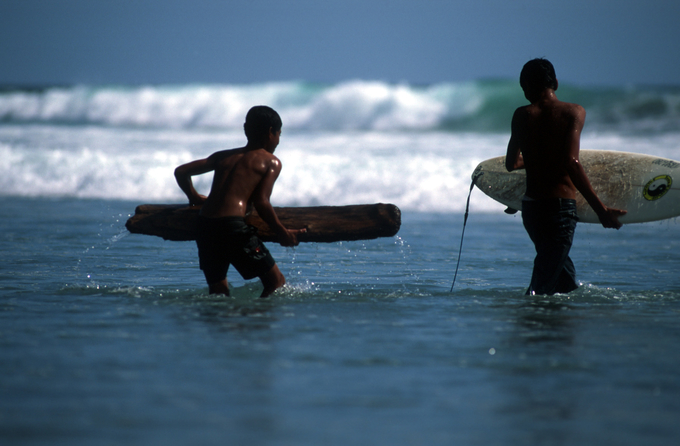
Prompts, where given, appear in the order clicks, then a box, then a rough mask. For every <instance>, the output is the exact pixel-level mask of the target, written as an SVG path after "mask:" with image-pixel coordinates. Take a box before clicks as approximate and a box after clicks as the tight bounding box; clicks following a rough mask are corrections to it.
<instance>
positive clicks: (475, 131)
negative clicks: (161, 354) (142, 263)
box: [0, 80, 680, 212]
mask: <svg viewBox="0 0 680 446" xmlns="http://www.w3.org/2000/svg"><path fill="white" fill-rule="evenodd" d="M559 92H560V99H563V100H567V101H573V102H578V103H580V104H583V105H584V106H585V107H586V110H587V113H588V118H587V123H586V128H585V130H584V135H583V139H582V148H583V149H599V150H619V151H629V152H638V153H648V154H653V155H657V156H661V157H666V158H671V159H680V88H666V89H661V88H641V87H635V88H633V87H631V88H618V89H617V88H611V89H596V88H581V87H573V86H568V85H561V86H560V90H559ZM526 103H527V102H526V99H525V98H524V97H523V95H522V92H521V89H520V88H519V85H518V84H517V82H516V81H504V80H498V81H477V82H468V83H443V84H435V85H429V86H413V85H408V84H389V83H384V82H377V81H348V82H343V83H339V84H335V85H318V84H310V83H306V82H280V83H269V84H256V85H178V86H138V87H129V86H73V87H48V88H32V89H29V88H10V87H5V88H4V89H0V123H1V125H0V196H17V197H54V198H60V197H71V198H83V199H104V200H114V199H115V200H119V199H122V200H132V201H135V202H183V201H185V200H186V199H185V197H184V196H183V195H182V193H181V191H180V190H179V188H178V187H177V185H176V184H175V180H174V176H173V169H174V168H175V167H176V166H177V165H179V164H181V163H184V162H187V161H189V160H192V159H196V158H201V157H205V156H207V155H209V154H210V153H212V152H214V151H217V150H223V149H228V148H233V147H239V146H242V145H243V144H244V143H245V137H244V135H243V129H242V126H243V121H244V118H245V114H246V112H247V111H248V109H249V108H250V107H251V106H253V105H257V104H267V105H270V106H272V107H274V108H275V109H276V110H277V111H278V112H279V113H280V114H281V117H282V120H283V135H282V138H281V144H280V146H279V148H278V149H277V152H276V153H277V155H278V156H279V157H280V158H281V160H282V163H283V166H284V168H283V172H282V174H281V177H280V179H279V181H278V182H277V185H276V188H275V190H274V194H273V195H272V201H273V202H274V203H275V205H280V206H307V205H342V204H353V203H373V202H390V203H394V204H396V205H398V206H399V207H400V208H401V209H402V210H403V211H419V212H462V211H463V210H464V208H465V199H466V197H467V191H468V189H469V186H470V174H471V173H472V171H473V170H474V168H475V166H476V165H477V164H478V163H479V162H480V161H482V160H484V159H487V158H490V157H493V156H499V155H503V154H504V153H505V149H506V145H507V140H508V137H509V130H510V120H511V117H512V113H513V111H514V110H515V108H516V107H518V106H520V105H523V104H526ZM210 180H211V178H210V177H209V175H207V176H203V177H199V178H196V184H197V187H198V188H199V190H200V191H201V192H203V193H207V192H208V190H209V187H210ZM471 203H472V209H473V210H476V211H484V212H500V211H502V210H503V207H502V206H500V205H499V204H498V203H496V202H493V201H492V200H490V199H489V198H487V197H485V196H483V194H473V198H472V202H471Z"/></svg>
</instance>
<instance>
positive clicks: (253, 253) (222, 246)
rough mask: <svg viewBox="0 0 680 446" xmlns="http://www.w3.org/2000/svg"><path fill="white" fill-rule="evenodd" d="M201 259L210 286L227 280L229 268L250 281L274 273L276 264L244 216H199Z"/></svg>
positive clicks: (199, 250) (255, 230)
mask: <svg viewBox="0 0 680 446" xmlns="http://www.w3.org/2000/svg"><path fill="white" fill-rule="evenodd" d="M196 246H198V260H199V262H200V266H201V269H202V270H203V273H204V274H205V279H206V281H207V282H208V283H209V284H212V283H217V282H221V281H222V280H224V279H226V278H227V270H228V269H229V265H230V264H231V265H234V268H236V270H237V271H238V272H239V274H241V276H242V277H243V278H244V279H246V280H250V279H253V278H255V277H259V276H261V275H263V274H265V273H267V272H269V270H271V269H272V268H273V267H274V265H275V264H276V262H275V261H274V258H273V257H272V255H271V254H270V253H269V250H268V249H267V248H266V247H265V246H264V244H263V243H262V241H261V240H260V239H259V238H258V236H257V229H256V228H254V227H253V226H249V225H247V224H246V222H245V220H244V219H243V218H242V217H222V218H208V217H203V216H199V217H198V235H197V237H196Z"/></svg>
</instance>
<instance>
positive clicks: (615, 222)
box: [566, 106, 626, 229]
mask: <svg viewBox="0 0 680 446" xmlns="http://www.w3.org/2000/svg"><path fill="white" fill-rule="evenodd" d="M585 115H586V111H585V110H584V109H583V107H580V106H578V108H577V109H576V112H575V113H574V117H573V118H574V122H573V124H572V127H571V128H570V129H569V132H568V135H567V138H568V140H567V142H566V143H567V149H568V157H569V159H568V160H567V172H568V174H569V178H570V179H571V182H572V183H573V184H574V186H575V187H576V189H578V191H579V192H581V195H583V198H585V199H586V201H587V202H588V204H589V205H590V207H591V208H593V210H594V211H595V213H596V214H597V217H598V218H599V219H600V223H602V226H604V227H605V228H615V229H619V228H620V227H621V226H622V225H621V223H620V222H619V217H620V216H622V215H625V214H626V211H623V210H620V209H613V208H608V207H607V206H605V205H604V203H602V200H600V198H599V197H598V196H597V193H595V190H593V186H592V185H591V184H590V180H589V179H588V175H587V174H586V171H585V169H584V168H583V165H582V164H581V161H580V160H579V151H580V145H581V143H580V141H581V130H583V124H584V122H585Z"/></svg>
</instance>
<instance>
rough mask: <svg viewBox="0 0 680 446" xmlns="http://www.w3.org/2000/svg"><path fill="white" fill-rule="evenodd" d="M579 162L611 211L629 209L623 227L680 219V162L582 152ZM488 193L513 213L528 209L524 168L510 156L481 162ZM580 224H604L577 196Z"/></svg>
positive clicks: (478, 180) (481, 182) (480, 176)
mask: <svg viewBox="0 0 680 446" xmlns="http://www.w3.org/2000/svg"><path fill="white" fill-rule="evenodd" d="M579 158H580V160H581V163H582V164H583V168H584V169H585V171H586V174H587V175H588V178H589V179H590V184H592V186H593V189H594V190H595V192H596V193H597V195H598V196H599V197H600V199H601V200H602V202H603V203H604V204H605V205H606V206H609V207H613V208H617V209H625V210H627V211H628V213H627V214H626V215H624V216H623V217H621V218H620V219H619V221H620V222H621V223H641V222H647V221H655V220H663V219H666V218H673V217H677V216H679V215H680V162H678V161H673V160H669V159H666V158H658V157H655V156H651V155H641V154H638V153H627V152H610V151H605V150H581V152H580V155H579ZM472 178H473V181H474V183H475V185H476V186H477V187H478V188H479V189H480V190H481V191H482V192H484V193H485V194H486V195H488V196H489V197H491V198H493V199H494V200H496V201H498V202H499V203H502V204H504V205H506V206H508V207H510V208H512V209H517V210H521V209H522V197H523V196H524V192H525V190H526V176H525V173H524V170H516V171H513V172H508V171H507V170H506V169H505V157H504V156H499V157H497V158H491V159H488V160H486V161H483V162H481V163H480V164H479V165H478V166H477V168H476V169H475V171H474V173H473V174H472ZM576 207H577V212H578V217H579V221H581V222H584V223H599V222H600V221H599V220H598V218H597V215H596V214H595V212H594V211H593V210H592V208H591V207H590V206H589V205H588V203H587V202H586V200H585V199H584V198H583V196H581V194H580V193H578V192H577V193H576Z"/></svg>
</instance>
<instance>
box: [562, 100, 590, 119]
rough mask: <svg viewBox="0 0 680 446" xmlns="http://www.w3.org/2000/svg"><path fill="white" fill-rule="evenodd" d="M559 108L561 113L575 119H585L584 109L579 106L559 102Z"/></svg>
mask: <svg viewBox="0 0 680 446" xmlns="http://www.w3.org/2000/svg"><path fill="white" fill-rule="evenodd" d="M560 106H561V107H560V108H561V110H562V112H563V113H564V114H566V115H569V116H571V117H573V118H576V119H585V116H586V109H585V108H583V107H582V106H580V105H579V104H574V103H571V102H561V103H560Z"/></svg>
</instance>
